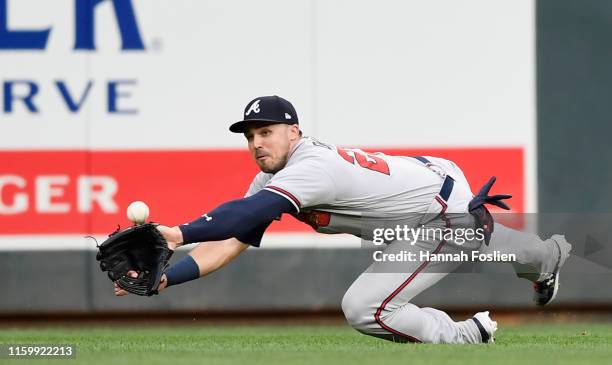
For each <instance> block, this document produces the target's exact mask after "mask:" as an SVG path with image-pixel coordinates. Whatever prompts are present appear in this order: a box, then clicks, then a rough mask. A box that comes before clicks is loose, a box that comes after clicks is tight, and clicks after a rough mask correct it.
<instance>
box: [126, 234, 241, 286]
mask: <svg viewBox="0 0 612 365" xmlns="http://www.w3.org/2000/svg"><path fill="white" fill-rule="evenodd" d="M166 228H169V227H166ZM249 246H250V245H248V244H246V243H242V242H240V241H239V240H237V239H236V238H230V239H227V240H224V241H217V242H202V243H200V244H198V246H196V247H195V248H194V249H193V250H191V251H190V252H189V255H188V256H187V257H185V258H183V259H182V260H180V261H179V262H178V263H177V264H175V265H173V267H172V268H171V270H169V275H170V281H169V280H168V275H167V274H164V275H163V276H162V279H161V283H160V285H159V288H158V289H157V290H158V291H159V292H161V291H162V290H164V289H165V288H166V287H167V286H168V283H169V282H170V284H171V285H176V284H180V283H181V282H184V281H188V280H184V281H182V280H183V279H189V280H191V279H195V278H198V277H201V276H204V275H207V274H210V273H212V272H214V271H216V270H219V269H220V268H222V267H223V266H225V265H227V264H228V263H229V262H230V261H232V260H233V259H234V258H236V257H237V256H238V255H240V254H241V253H242V252H243V251H244V250H246V249H247V248H248V247H249ZM129 274H131V275H133V276H134V277H136V276H138V274H137V273H136V272H135V271H132V272H130V273H128V275H129ZM173 281H174V282H173ZM178 281H180V282H178ZM127 294H129V293H128V292H127V291H125V290H123V289H121V288H119V287H118V286H117V285H116V284H115V295H117V296H124V295H127Z"/></svg>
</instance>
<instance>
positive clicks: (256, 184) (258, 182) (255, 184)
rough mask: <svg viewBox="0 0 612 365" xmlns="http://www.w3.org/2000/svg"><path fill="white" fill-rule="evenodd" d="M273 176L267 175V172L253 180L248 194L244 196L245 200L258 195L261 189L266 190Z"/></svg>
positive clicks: (259, 174)
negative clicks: (265, 187)
mask: <svg viewBox="0 0 612 365" xmlns="http://www.w3.org/2000/svg"><path fill="white" fill-rule="evenodd" d="M271 177H272V174H267V173H265V172H260V173H258V174H257V175H255V177H254V178H253V181H252V182H251V185H250V186H249V190H247V192H246V194H244V197H245V198H248V197H249V196H252V195H255V194H257V193H258V192H259V191H260V190H261V189H263V188H264V186H265V185H266V183H267V182H268V181H270V178H271Z"/></svg>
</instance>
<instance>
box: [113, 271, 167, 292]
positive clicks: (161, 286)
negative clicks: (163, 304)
mask: <svg viewBox="0 0 612 365" xmlns="http://www.w3.org/2000/svg"><path fill="white" fill-rule="evenodd" d="M128 276H129V277H131V278H136V277H138V273H137V272H136V271H133V270H132V271H128ZM166 285H168V279H166V274H163V275H162V277H161V281H160V282H159V286H158V287H157V291H158V292H160V293H161V291H162V290H164V289H166ZM113 289H114V292H115V295H116V296H118V297H122V296H124V295H128V294H130V293H129V292H128V291H127V290H123V289H121V287H120V286H119V285H118V284H117V283H116V282H114V283H113Z"/></svg>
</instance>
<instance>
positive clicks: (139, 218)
mask: <svg viewBox="0 0 612 365" xmlns="http://www.w3.org/2000/svg"><path fill="white" fill-rule="evenodd" d="M127 217H128V219H129V220H130V221H132V222H134V223H135V224H142V223H144V222H145V221H146V220H147V218H149V207H148V206H147V205H146V204H145V203H144V202H141V201H139V200H138V201H135V202H131V203H130V205H129V206H128V207H127Z"/></svg>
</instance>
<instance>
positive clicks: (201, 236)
mask: <svg viewBox="0 0 612 365" xmlns="http://www.w3.org/2000/svg"><path fill="white" fill-rule="evenodd" d="M290 212H295V207H294V205H293V204H292V203H291V202H290V201H289V200H288V199H287V198H285V197H283V196H281V195H279V194H276V193H273V192H270V191H267V190H260V191H259V192H258V193H256V194H254V195H252V196H250V197H248V198H243V199H238V200H232V201H229V202H227V203H224V204H222V205H220V206H218V207H217V208H215V209H214V210H213V211H211V212H209V213H207V214H205V215H204V216H202V217H200V218H198V219H196V220H194V221H193V222H190V223H187V224H183V225H180V226H179V228H180V230H181V232H182V233H183V243H185V244H188V243H194V242H205V241H221V240H225V239H228V238H232V237H235V238H237V239H238V240H240V241H241V242H244V243H247V244H249V245H252V246H256V247H259V245H260V243H261V238H262V237H263V234H264V231H265V230H266V228H268V226H269V225H270V223H272V221H273V220H274V219H278V218H280V216H281V215H282V214H283V213H290Z"/></svg>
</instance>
